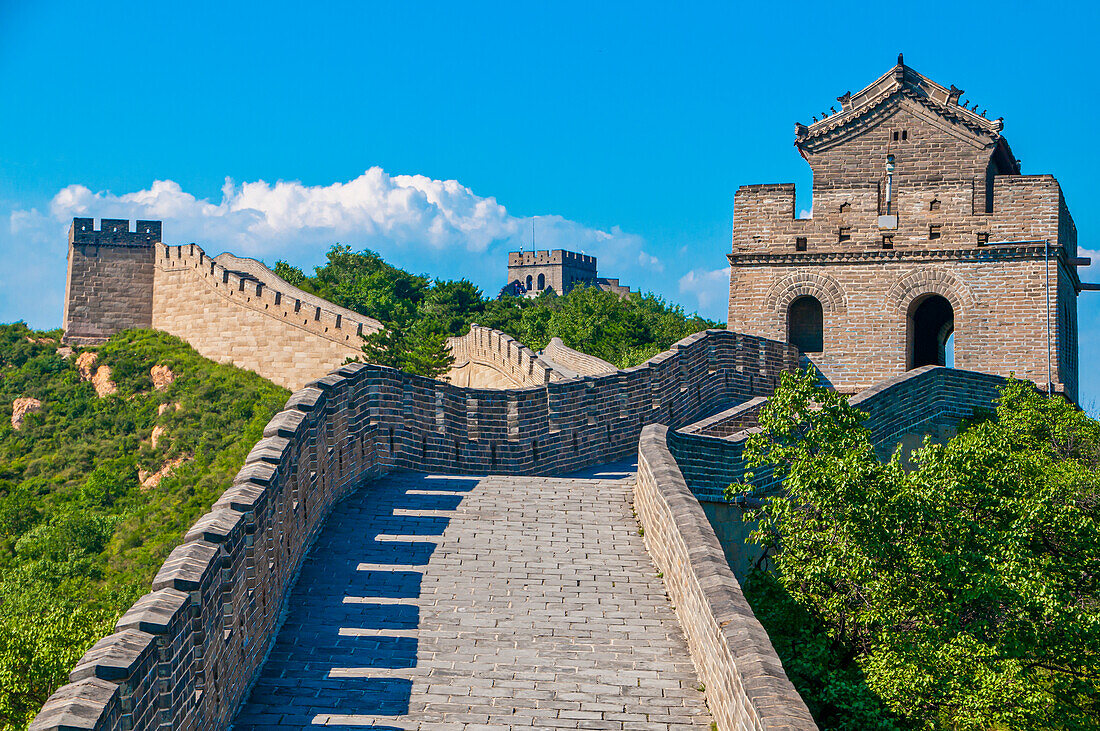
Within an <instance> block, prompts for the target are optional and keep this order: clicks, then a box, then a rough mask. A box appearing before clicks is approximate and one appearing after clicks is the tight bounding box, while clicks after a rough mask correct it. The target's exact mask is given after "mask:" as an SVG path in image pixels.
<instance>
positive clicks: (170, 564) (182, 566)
mask: <svg viewBox="0 0 1100 731" xmlns="http://www.w3.org/2000/svg"><path fill="white" fill-rule="evenodd" d="M218 563H219V558H218V547H217V546H215V545H214V544H213V543H207V542H206V541H192V542H191V543H181V544H180V545H178V546H176V547H175V548H174V549H172V552H171V553H170V554H168V558H167V559H166V560H165V561H164V565H163V566H161V567H160V571H158V572H157V575H156V577H154V578H153V590H154V591H156V590H157V589H178V590H179V591H195V590H197V589H199V588H200V587H201V586H202V584H203V582H204V581H205V580H206V578H207V577H208V576H210V575H211V574H212V573H214V571H216V570H217V568H218Z"/></svg>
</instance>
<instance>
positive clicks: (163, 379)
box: [149, 365, 176, 391]
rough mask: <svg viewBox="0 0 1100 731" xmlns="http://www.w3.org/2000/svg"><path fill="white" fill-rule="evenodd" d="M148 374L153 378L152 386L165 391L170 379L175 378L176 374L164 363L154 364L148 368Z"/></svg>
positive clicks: (170, 382) (170, 381)
mask: <svg viewBox="0 0 1100 731" xmlns="http://www.w3.org/2000/svg"><path fill="white" fill-rule="evenodd" d="M149 375H150V376H151V377H152V379H153V388H155V389H156V390H158V391H167V390H168V386H170V385H171V384H172V381H174V380H176V374H175V373H173V372H172V369H171V368H169V367H168V366H166V365H155V366H153V367H152V368H150V369H149Z"/></svg>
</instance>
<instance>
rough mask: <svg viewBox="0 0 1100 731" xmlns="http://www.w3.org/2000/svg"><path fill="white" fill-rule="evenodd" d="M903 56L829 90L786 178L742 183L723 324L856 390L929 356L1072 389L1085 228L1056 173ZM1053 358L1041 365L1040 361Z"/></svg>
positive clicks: (801, 132)
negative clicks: (800, 175)
mask: <svg viewBox="0 0 1100 731" xmlns="http://www.w3.org/2000/svg"><path fill="white" fill-rule="evenodd" d="M962 94H963V91H962V90H961V89H958V88H956V87H955V86H953V85H952V86H951V87H950V88H946V87H943V86H940V85H939V84H937V83H935V82H933V81H931V80H930V79H928V78H926V77H925V76H922V75H921V74H919V73H917V72H916V71H914V70H913V69H911V68H909V67H908V66H906V65H905V64H904V62H903V60H902V58H901V56H899V57H898V63H897V65H896V66H895V67H894V68H892V69H890V70H889V71H888V72H887V73H886V74H884V75H883V76H881V77H880V78H879V79H877V80H876V81H874V83H872V84H871V85H870V86H868V87H867V88H865V89H863V90H862V91H860V92H858V93H856V94H852V93H846V94H844V95H843V96H841V97H838V99H837V101H838V102H839V103H840V104H839V106H840V110H839V111H837V110H836V109H835V108H833V109H831V111H830V112H828V113H825V114H824V115H823V117H822V118H821V119H818V118H817V117H814V122H813V123H812V124H810V125H808V126H807V125H802V124H798V125H795V146H796V147H797V148H798V151H799V152H800V153H801V154H802V157H803V158H805V159H806V161H807V162H808V163H809V164H810V167H811V168H812V170H813V176H814V177H813V209H812V217H811V218H798V217H796V212H795V187H794V185H793V184H784V185H750V186H743V187H741V188H739V189H738V191H737V194H736V196H735V197H734V214H733V251H732V253H731V254H730V256H729V260H730V264H731V265H732V270H731V276H730V303H729V327H730V329H733V330H738V331H741V332H746V333H751V334H754V335H763V336H766V337H771V338H776V339H780V340H787V341H788V342H791V343H793V344H795V345H798V347H799V348H800V349H801V350H802V351H803V353H805V355H806V356H807V357H808V358H809V359H810V360H811V361H812V362H813V363H814V365H815V366H817V368H818V369H819V370H820V372H821V374H822V376H823V377H824V378H825V379H826V380H828V381H829V382H830V383H831V384H832V385H834V386H835V387H836V388H838V389H841V390H848V391H854V390H858V389H862V388H865V387H867V386H869V385H871V384H872V383H874V382H875V381H878V380H881V379H883V378H886V377H889V376H893V375H896V374H899V373H902V372H904V371H905V370H908V369H911V368H915V367H918V366H922V365H932V364H940V365H944V364H948V363H947V361H948V359H949V357H950V354H951V353H952V351H953V354H954V365H956V366H957V367H959V368H966V369H970V370H979V371H989V372H993V373H999V374H1003V375H1007V374H1009V373H1010V372H1014V373H1015V374H1016V375H1017V376H1019V377H1022V378H1028V379H1031V380H1033V381H1035V382H1036V383H1038V384H1041V385H1042V386H1043V387H1044V388H1045V387H1046V384H1047V383H1048V382H1051V383H1053V387H1054V389H1055V390H1056V391H1060V392H1062V393H1064V394H1065V395H1066V396H1067V397H1069V398H1070V399H1073V400H1076V398H1077V380H1078V377H1077V369H1078V365H1077V294H1078V293H1079V292H1080V291H1081V289H1082V285H1081V281H1080V279H1079V278H1078V276H1077V271H1076V266H1078V265H1080V264H1083V263H1087V260H1083V259H1078V258H1077V231H1076V228H1075V226H1074V224H1073V219H1072V217H1071V216H1070V214H1069V210H1068V208H1067V207H1066V204H1065V201H1064V199H1063V196H1062V191H1061V189H1060V187H1059V185H1058V182H1057V181H1056V180H1055V179H1054V178H1053V177H1052V176H1050V175H1027V176H1025V175H1021V174H1020V166H1019V162H1018V161H1017V160H1016V158H1015V157H1014V156H1013V155H1012V151H1011V150H1010V149H1009V147H1008V143H1007V142H1006V141H1005V139H1004V137H1002V136H1001V130H1002V128H1003V123H1002V121H1001V120H999V119H998V120H989V119H987V118H986V117H985V112H984V110H983V111H982V112H981V113H978V112H977V111H975V110H976V109H977V105H974V106H973V108H970V107H969V106H968V104H967V102H965V101H963V100H961V97H962ZM1048 362H1049V369H1048Z"/></svg>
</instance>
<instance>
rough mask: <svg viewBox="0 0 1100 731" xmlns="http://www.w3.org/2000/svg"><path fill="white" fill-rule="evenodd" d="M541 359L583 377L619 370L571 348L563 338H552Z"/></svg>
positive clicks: (604, 361)
mask: <svg viewBox="0 0 1100 731" xmlns="http://www.w3.org/2000/svg"><path fill="white" fill-rule="evenodd" d="M541 357H542V359H543V360H546V361H549V362H551V363H553V364H554V365H556V366H558V367H559V368H560V369H568V370H570V371H573V372H574V373H577V374H579V375H582V376H598V375H601V374H604V373H614V372H615V371H617V370H619V369H618V368H616V367H615V366H613V365H612V364H610V363H608V362H607V361H606V360H603V359H602V358H597V357H596V356H594V355H589V354H588V353H582V352H581V351H579V350H574V349H573V348H570V347H569V346H567V345H566V344H565V343H564V342H562V339H561V338H550V342H549V343H547V345H546V347H545V348H543V351H542V356H541Z"/></svg>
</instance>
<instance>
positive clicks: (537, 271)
mask: <svg viewBox="0 0 1100 731" xmlns="http://www.w3.org/2000/svg"><path fill="white" fill-rule="evenodd" d="M517 284H518V285H519V286H518V287H517V286H516V285H517ZM581 285H584V286H586V287H599V288H600V289H602V290H604V291H605V292H613V293H614V294H617V295H619V296H620V297H626V296H627V295H629V294H630V287H624V286H623V285H621V284H619V280H618V279H607V278H604V277H600V276H598V275H597V274H596V257H594V256H588V255H586V254H578V253H577V252H575V251H565V250H564V249H554V250H553V251H512V252H509V254H508V286H506V287H505V288H504V289H505V291H508V292H509V293H510V294H513V295H515V294H525V293H526V294H529V295H537V294H541V293H542V292H545V291H546V290H548V289H553V290H554V291H555V292H557V293H558V294H568V293H569V292H570V291H571V290H572V289H573V288H574V287H578V286H581Z"/></svg>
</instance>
